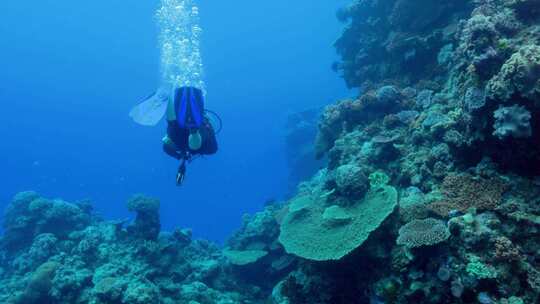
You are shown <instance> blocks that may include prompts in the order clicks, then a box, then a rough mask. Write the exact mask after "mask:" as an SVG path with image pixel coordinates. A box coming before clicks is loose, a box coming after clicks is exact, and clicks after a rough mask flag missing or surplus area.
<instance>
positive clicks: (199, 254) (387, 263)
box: [0, 0, 540, 304]
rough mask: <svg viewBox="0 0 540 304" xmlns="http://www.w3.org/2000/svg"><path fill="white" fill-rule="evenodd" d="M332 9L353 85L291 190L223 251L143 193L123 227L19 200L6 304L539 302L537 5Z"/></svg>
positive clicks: (512, 1)
mask: <svg viewBox="0 0 540 304" xmlns="http://www.w3.org/2000/svg"><path fill="white" fill-rule="evenodd" d="M338 18H339V19H340V20H342V21H343V22H344V23H345V30H344V32H343V34H342V36H341V37H340V38H339V39H338V40H337V41H336V43H335V45H336V48H337V50H338V52H339V54H340V56H341V60H340V61H339V62H336V63H335V64H334V66H333V67H334V68H335V70H336V71H337V72H339V73H341V74H342V76H343V77H344V79H345V81H346V82H347V84H348V85H349V86H350V87H351V88H358V89H359V91H360V92H361V94H360V95H359V96H358V97H357V98H354V99H350V100H343V101H339V102H337V103H335V104H333V105H329V106H327V107H326V109H325V110H324V111H323V114H322V116H321V118H320V120H319V125H318V132H317V138H316V141H315V144H314V146H313V150H314V152H315V154H316V155H317V156H318V157H323V156H325V157H326V158H327V160H326V162H325V164H324V168H323V169H322V170H320V171H319V172H318V173H317V174H315V175H314V176H313V177H312V178H310V179H309V180H307V181H305V182H303V183H301V184H300V185H299V186H298V189H297V191H296V193H295V194H294V195H293V196H292V197H291V199H290V200H288V201H285V202H276V203H274V204H270V205H268V206H267V207H266V208H265V209H264V210H263V211H261V212H259V213H257V214H255V215H252V216H246V217H245V218H244V219H243V224H242V227H241V229H239V230H238V231H237V232H236V233H235V234H234V235H232V236H231V237H230V239H229V240H228V241H227V242H226V244H225V246H223V247H218V246H216V245H215V244H212V243H210V242H207V241H203V240H193V239H192V238H191V232H190V231H189V230H185V229H184V230H182V229H179V230H177V231H173V232H161V231H160V224H159V201H158V200H156V199H153V198H148V197H145V196H141V195H138V196H134V197H133V198H132V199H131V200H130V201H129V202H128V204H127V207H128V208H129V209H130V210H131V211H133V212H135V213H136V215H137V216H136V219H135V221H134V222H132V223H126V222H123V221H107V220H104V219H101V218H99V217H97V216H96V215H95V214H94V213H93V212H92V208H91V204H90V203H89V202H84V201H82V202H73V203H69V202H65V201H62V200H50V199H46V198H42V197H40V196H39V195H38V194H36V193H33V192H25V193H20V194H18V195H16V196H15V198H14V199H13V201H12V202H11V204H10V206H9V207H8V208H7V210H6V213H5V217H4V222H3V225H4V230H5V233H4V235H3V236H2V239H1V240H0V244H1V247H0V303H188V304H196V303H201V304H207V303H265V304H266V303H274V304H285V303H291V304H294V303H309V304H312V303H313V304H315V303H321V304H323V303H324V304H327V303H328V304H334V303H335V304H340V303H343V304H347V303H348V304H356V303H369V304H381V303H481V304H489V303H494V304H497V303H498V304H520V303H539V300H540V297H539V295H540V269H539V265H540V242H539V241H540V230H539V229H540V119H539V118H540V1H538V0H493V1H486V0H477V1H471V0H455V1H443V0H359V1H353V2H352V3H351V4H350V5H349V6H347V7H345V8H343V9H342V10H340V11H339V12H338ZM308 133H309V132H308ZM302 153H303V152H302ZM295 160H298V161H301V160H299V159H298V158H295ZM308 163H309V162H308Z"/></svg>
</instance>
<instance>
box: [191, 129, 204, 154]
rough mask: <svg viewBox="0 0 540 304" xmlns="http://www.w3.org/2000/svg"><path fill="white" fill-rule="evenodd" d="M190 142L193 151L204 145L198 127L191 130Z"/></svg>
mask: <svg viewBox="0 0 540 304" xmlns="http://www.w3.org/2000/svg"><path fill="white" fill-rule="evenodd" d="M188 144H189V149H190V150H191V151H197V150H199V149H200V148H201V147H202V136H201V132H199V130H198V129H192V130H190V131H189V139H188Z"/></svg>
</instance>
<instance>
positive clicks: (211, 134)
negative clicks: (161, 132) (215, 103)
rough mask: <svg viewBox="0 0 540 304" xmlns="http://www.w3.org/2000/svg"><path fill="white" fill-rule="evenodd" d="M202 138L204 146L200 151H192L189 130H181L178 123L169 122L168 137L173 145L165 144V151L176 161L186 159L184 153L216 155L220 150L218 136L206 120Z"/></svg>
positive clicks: (201, 130) (201, 132) (201, 131)
mask: <svg viewBox="0 0 540 304" xmlns="http://www.w3.org/2000/svg"><path fill="white" fill-rule="evenodd" d="M199 132H200V134H201V138H202V145H201V148H200V149H199V150H196V151H194V150H191V149H190V148H189V144H188V142H189V130H188V129H183V128H180V126H179V125H178V123H177V122H176V121H167V136H168V137H169V138H170V139H171V141H172V143H173V144H171V143H164V144H163V150H164V151H165V153H167V154H169V155H170V156H171V157H174V158H176V159H182V158H184V156H185V155H184V153H185V152H188V153H189V154H190V155H191V156H193V155H210V154H214V153H216V152H217V150H218V145H217V140H216V134H215V131H214V128H213V127H212V125H211V124H210V122H209V121H208V119H205V121H204V124H203V125H202V127H201V128H200V129H199Z"/></svg>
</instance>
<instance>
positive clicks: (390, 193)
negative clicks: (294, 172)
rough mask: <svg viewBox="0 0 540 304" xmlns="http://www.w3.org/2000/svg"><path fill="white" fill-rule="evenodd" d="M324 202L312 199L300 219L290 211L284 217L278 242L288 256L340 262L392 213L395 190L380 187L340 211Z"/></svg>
mask: <svg viewBox="0 0 540 304" xmlns="http://www.w3.org/2000/svg"><path fill="white" fill-rule="evenodd" d="M325 203H326V201H325V200H323V199H320V197H318V196H314V197H311V203H310V204H309V207H307V210H305V212H303V214H302V216H298V215H297V214H295V213H293V212H289V214H287V215H286V216H285V218H284V220H283V222H282V224H281V233H280V236H279V241H280V242H281V244H283V246H284V247H285V250H286V251H287V252H288V253H291V254H294V255H297V256H299V257H302V258H305V259H310V260H316V261H326V260H339V259H341V258H342V257H344V256H346V255H347V254H349V253H350V252H351V251H353V250H354V249H356V248H358V247H359V246H360V245H362V243H364V241H366V239H367V238H368V237H369V235H370V233H371V232H373V231H375V230H376V229H377V228H378V227H379V226H380V225H381V224H382V222H383V221H384V220H385V219H386V218H387V217H388V216H389V215H390V214H391V213H392V212H393V211H394V208H395V207H396V206H397V191H396V189H394V188H393V187H390V186H382V187H380V188H378V189H376V190H371V191H370V192H368V193H367V194H366V196H365V197H364V199H362V200H361V201H357V202H356V203H355V204H352V205H351V206H347V207H338V208H339V209H338V208H336V207H335V206H330V207H327V206H325ZM344 218H345V219H346V220H337V221H336V219H344Z"/></svg>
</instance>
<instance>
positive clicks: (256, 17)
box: [0, 0, 348, 241]
mask: <svg viewBox="0 0 540 304" xmlns="http://www.w3.org/2000/svg"><path fill="white" fill-rule="evenodd" d="M343 3H345V1H344V0H343V1H341V0H340V1H308V0H297V1H288V0H276V1H248V0H237V1H211V0H202V1H200V12H201V22H202V27H203V29H204V36H203V45H202V52H203V56H204V57H203V60H204V64H205V67H206V82H207V86H208V99H207V107H208V108H210V109H212V110H214V111H217V112H219V113H220V114H221V116H222V119H223V121H224V129H223V132H222V133H221V134H220V135H219V138H218V140H219V143H220V151H219V153H218V154H217V155H215V156H212V157H207V158H205V159H199V160H197V161H196V162H195V163H193V164H192V165H190V166H189V168H188V177H187V181H186V184H185V185H184V187H182V188H177V187H176V186H175V183H174V175H175V173H176V169H177V166H178V163H177V161H175V160H173V159H171V158H169V157H168V156H166V155H165V154H164V153H163V152H162V150H161V138H162V136H163V135H164V132H165V130H164V128H165V126H164V124H163V123H162V124H160V125H159V126H158V127H154V128H145V127H141V126H137V125H135V124H134V123H133V122H132V121H131V120H130V119H129V117H128V115H127V113H128V111H129V109H130V108H131V106H133V105H134V104H136V103H137V102H138V101H140V100H142V99H143V98H144V97H145V96H146V95H148V94H150V93H151V92H152V91H153V90H154V89H155V88H156V87H157V86H158V84H159V83H158V82H159V50H158V46H157V28H156V26H155V22H154V19H153V15H154V11H155V9H156V8H157V7H158V4H159V2H158V1H155V0H154V1H119V0H107V1H105V0H96V1H72V0H69V1H68V0H54V1H53V0H45V1H16V0H3V1H2V2H1V3H0V20H1V21H0V37H2V38H1V39H0V104H1V110H0V115H1V116H0V118H1V123H0V140H1V142H0V181H1V183H2V184H1V186H0V208H2V209H3V208H4V207H5V206H6V204H7V203H8V202H9V200H10V199H11V197H12V196H13V195H14V194H15V193H17V192H18V191H23V190H36V191H38V192H40V193H41V194H43V195H45V196H48V197H61V198H64V199H67V200H77V199H84V198H89V199H91V200H92V201H93V202H94V204H95V208H96V210H97V211H99V212H100V213H101V214H103V216H104V217H106V218H114V219H117V218H127V217H130V216H131V215H130V214H129V213H128V212H127V210H126V208H125V202H126V200H127V199H128V198H129V197H130V196H131V195H132V194H134V193H141V192H142V193H146V194H149V195H152V196H156V197H158V198H160V199H161V203H162V208H161V212H162V224H163V226H164V228H165V229H173V228H174V227H190V228H193V230H194V233H195V234H196V235H197V236H200V237H205V238H209V239H212V240H217V241H221V240H223V239H224V238H225V237H226V236H227V235H228V234H230V232H231V231H232V230H233V229H235V228H236V227H238V226H239V225H240V222H241V221H240V218H241V216H242V214H243V213H246V212H254V211H257V210H260V209H261V207H262V205H263V203H264V202H265V201H266V200H268V199H271V198H276V199H280V198H283V195H284V193H285V191H286V190H287V180H286V178H287V167H286V161H285V158H284V147H283V142H284V139H283V137H284V133H285V131H284V130H283V125H284V120H285V118H286V115H287V113H290V112H292V111H298V110H302V109H304V108H306V107H311V106H319V105H324V104H328V103H330V102H332V101H334V100H336V99H338V98H340V97H344V96H346V95H347V94H348V92H347V91H346V89H345V88H344V86H343V81H342V80H340V79H339V77H338V75H336V74H335V73H333V72H332V71H331V69H330V66H331V64H332V61H333V60H334V57H335V52H334V49H333V47H332V42H333V40H334V39H335V38H336V37H338V35H339V31H340V28H341V25H340V24H338V22H337V20H336V18H335V16H334V14H333V12H335V10H336V9H337V8H338V7H339V6H340V5H343Z"/></svg>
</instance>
